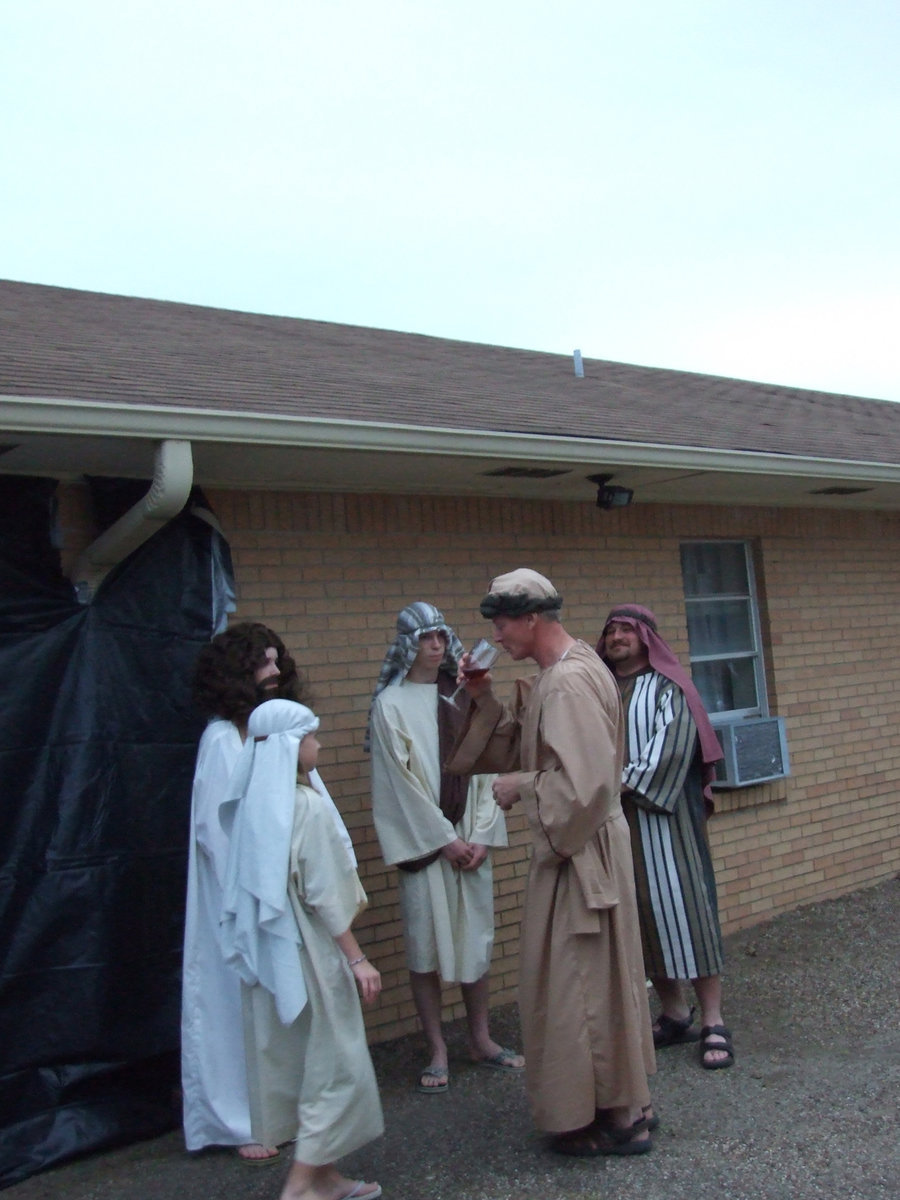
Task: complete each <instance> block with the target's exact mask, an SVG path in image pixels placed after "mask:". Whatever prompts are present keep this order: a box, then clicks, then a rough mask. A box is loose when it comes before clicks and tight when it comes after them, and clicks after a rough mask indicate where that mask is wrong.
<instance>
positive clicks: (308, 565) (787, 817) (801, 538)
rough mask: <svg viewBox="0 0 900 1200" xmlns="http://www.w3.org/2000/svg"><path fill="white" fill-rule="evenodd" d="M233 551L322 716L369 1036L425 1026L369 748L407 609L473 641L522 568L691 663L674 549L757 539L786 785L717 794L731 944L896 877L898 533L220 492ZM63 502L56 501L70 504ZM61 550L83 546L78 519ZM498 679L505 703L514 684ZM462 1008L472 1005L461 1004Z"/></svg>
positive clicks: (701, 512) (512, 893)
mask: <svg viewBox="0 0 900 1200" xmlns="http://www.w3.org/2000/svg"><path fill="white" fill-rule="evenodd" d="M209 499H210V502H211V504H212V506H213V508H214V510H215V511H216V513H217V515H218V517H219V519H220V520H221V522H222V525H223V528H224V530H225V533H226V536H227V537H228V539H229V542H230V544H231V548H232V554H233V557H234V564H235V572H236V577H237V581H238V588H239V608H238V613H237V614H236V617H237V618H239V619H249V620H263V621H265V622H267V623H269V624H271V625H272V626H273V627H274V628H276V629H277V630H278V631H279V632H280V633H281V634H282V636H283V637H284V639H285V641H286V642H287V644H288V645H289V646H290V648H291V650H292V651H293V652H294V654H295V655H296V657H297V659H298V662H299V663H300V664H301V665H302V667H303V669H304V670H305V672H306V674H307V675H308V677H309V679H310V680H311V683H312V685H313V689H314V692H315V695H316V708H317V711H318V712H319V714H320V716H321V718H322V726H323V741H324V750H323V753H322V757H321V760H320V766H321V770H322V774H323V776H324V777H325V779H326V780H327V781H328V784H329V787H330V788H331V790H332V793H333V794H334V795H335V798H336V799H337V800H338V802H339V805H340V807H341V809H342V811H343V813H344V815H345V818H346V820H347V824H348V826H349V827H350V829H351V832H352V835H353V838H354V842H355V843H356V846H357V851H358V854H359V857H360V862H361V874H362V877H363V882H364V885H365V887H366V890H367V891H368V893H369V897H370V901H371V907H370V909H369V911H368V912H367V913H366V914H365V915H364V917H363V918H362V919H361V921H360V926H359V934H360V940H361V942H362V943H363V945H364V946H365V947H366V949H367V950H369V952H370V953H371V955H372V957H373V959H374V960H375V961H376V962H377V964H378V966H379V968H380V969H381V970H382V972H383V973H384V976H385V985H386V986H385V991H384V993H383V997H382V1000H381V1003H380V1005H379V1007H378V1009H377V1011H376V1012H375V1013H373V1014H371V1015H370V1016H369V1022H370V1029H371V1033H372V1035H373V1037H375V1038H377V1039H382V1038H388V1037H391V1036H394V1035H395V1034H398V1033H401V1032H406V1031H408V1030H409V1029H410V1028H412V1027H413V1024H414V1019H413V1008H412V1002H411V1000H410V997H409V991H408V987H407V984H406V975H405V968H404V965H403V950H402V937H401V930H400V922H399V916H398V911H397V903H396V890H395V882H394V872H393V871H387V870H385V868H384V867H383V865H382V863H381V859H380V856H379V853H378V847H377V844H376V842H375V839H374V833H373V830H372V827H371V819H370V815H369V798H368V763H367V761H366V756H365V755H364V753H363V750H362V739H363V730H364V727H365V721H366V712H367V709H368V703H369V697H370V694H371V688H372V685H373V683H374V680H375V678H376V676H377V673H378V669H379V666H380V663H381V659H382V655H383V653H384V649H385V646H386V645H387V642H388V641H389V639H390V637H391V632H392V629H393V625H394V620H395V617H396V614H397V611H398V610H399V609H400V608H401V607H402V606H403V605H404V604H406V603H408V602H409V601H411V600H415V599H425V600H432V601H434V602H435V603H437V604H439V605H440V606H441V607H442V608H443V610H444V612H445V615H446V617H447V619H448V620H449V621H450V622H451V623H452V624H453V625H454V626H455V627H456V628H457V630H458V632H459V634H460V636H461V637H462V639H463V641H464V642H469V641H471V640H472V639H474V638H475V637H477V636H479V635H481V634H482V633H483V632H484V622H483V621H482V620H481V618H480V617H479V616H478V613H477V603H478V600H479V599H480V597H481V595H482V594H483V592H484V590H485V588H486V585H487V583H488V581H489V580H490V578H491V577H492V576H493V575H495V574H498V573H500V572H502V571H506V570H509V569H512V568H513V567H516V566H531V567H534V568H535V569H537V570H539V571H541V572H543V573H544V574H546V575H548V576H550V578H552V579H553V581H554V582H555V583H556V585H557V586H558V587H559V589H560V591H561V592H562V593H563V595H564V597H565V600H566V603H565V608H564V613H563V616H564V620H565V623H566V626H567V628H568V629H569V631H570V632H571V633H573V634H575V635H576V636H580V637H584V638H585V639H586V640H588V641H590V642H593V641H594V640H595V639H596V637H597V634H598V633H599V629H600V624H601V622H602V620H603V617H604V616H605V614H606V611H607V609H608V608H609V607H610V605H611V604H613V603H616V602H619V601H622V600H629V599H631V600H637V601H639V602H641V603H644V604H647V605H649V606H650V607H651V608H653V609H654V610H655V612H656V614H657V617H658V619H659V622H660V627H661V629H662V631H663V632H664V635H665V636H666V637H667V639H668V640H669V641H670V642H671V643H672V645H673V647H674V648H675V650H676V651H677V652H678V653H679V654H680V655H681V656H682V657H684V656H685V655H686V652H687V635H686V628H685V615H684V602H683V595H682V587H681V569H680V558H679V541H680V540H682V539H685V538H716V537H729V538H741V539H752V540H753V541H754V544H755V546H756V549H757V554H758V561H759V562H760V564H761V568H762V573H763V574H762V578H761V580H760V583H761V585H762V590H763V593H764V615H765V616H766V617H767V622H766V627H767V630H768V632H769V633H770V635H771V637H770V642H771V644H770V645H769V646H768V653H769V656H770V661H769V669H770V681H772V682H773V684H774V688H773V692H774V694H773V695H772V707H773V712H774V713H777V714H778V715H780V716H783V717H785V718H786V721H787V730H788V746H789V751H790V755H791V766H792V772H793V773H792V776H791V778H790V779H788V780H786V781H781V782H779V783H776V784H769V785H765V786H762V787H757V788H751V789H743V790H741V791H739V792H738V791H736V792H728V793H724V794H721V795H720V802H719V812H718V813H717V815H716V816H715V817H714V818H713V820H712V822H711V840H712V844H713V853H714V857H715V862H716V867H717V874H718V880H719V888H720V906H721V912H722V919H723V924H724V926H725V928H726V930H733V929H737V928H740V927H742V926H744V925H748V924H752V923H754V922H758V921H761V920H763V919H766V918H768V917H771V916H774V915H775V914H777V913H779V912H782V911H784V910H786V909H790V908H792V907H795V906H797V905H799V904H804V903H808V902H810V901H813V900H818V899H823V898H826V897H830V896H836V895H840V894H841V893H843V892H846V891H848V890H850V889H852V888H855V887H860V886H863V885H866V884H870V883H874V882H876V881H878V880H880V879H883V878H885V877H886V876H888V875H890V874H891V873H893V872H895V871H896V870H897V869H898V865H900V821H898V801H897V794H898V784H900V739H898V737H897V734H896V729H897V726H898V721H900V702H898V699H897V697H898V695H900V654H898V649H900V644H898V643H900V555H898V541H900V538H898V534H900V517H893V516H887V515H881V514H864V513H861V514H852V513H850V514H844V513H839V512H830V511H819V510H816V511H813V510H808V511H802V510H791V511H781V510H776V509H765V508H753V507H746V508H712V507H711V508H693V507H684V508H663V507H658V506H654V505H640V504H637V505H634V506H632V507H631V508H628V509H622V510H615V511H612V512H601V511H599V510H598V509H596V508H595V507H594V506H593V505H587V504H584V505H582V504H562V503H548V504H544V505H539V504H529V503H522V502H515V503H512V502H498V501H492V500H479V499H456V498H435V497H423V498H417V497H408V496H396V497H386V496H355V495H301V494H261V493H249V492H212V493H210V494H209ZM65 507H66V506H64V508H65ZM67 511H68V512H69V515H70V518H71V519H70V523H69V527H68V531H67V538H73V539H74V538H76V537H78V536H81V535H82V533H81V531H82V526H81V525H80V524H79V520H78V518H77V515H76V514H77V511H78V504H77V503H76V502H75V501H72V502H71V503H70V504H69V506H68V510H67ZM501 664H502V665H500V666H499V668H498V669H497V672H496V674H497V677H498V685H499V690H500V691H501V692H502V691H503V690H504V689H505V687H506V685H507V684H508V683H509V682H510V681H511V679H512V678H513V677H514V675H515V673H516V668H515V667H514V666H513V664H511V663H506V664H503V662H502V660H501ZM509 828H510V848H509V850H506V851H504V852H502V853H498V854H497V855H496V856H495V876H496V906H497V947H496V951H495V958H494V967H493V971H492V994H493V997H494V999H495V1000H497V1001H506V1000H510V999H512V998H513V996H514V989H515V982H516V967H517V963H516V953H517V943H518V920H519V908H520V900H521V890H522V886H523V882H524V878H525V873H526V846H527V842H528V837H527V833H526V830H525V828H524V826H523V822H522V819H521V818H520V817H518V816H514V817H513V818H512V819H511V821H510V826H509ZM448 999H452V1000H453V1002H454V1009H453V1011H454V1014H455V1015H458V1014H459V1013H461V1011H462V1010H461V1005H460V1002H459V997H458V995H455V996H454V995H452V994H451V995H449V996H448Z"/></svg>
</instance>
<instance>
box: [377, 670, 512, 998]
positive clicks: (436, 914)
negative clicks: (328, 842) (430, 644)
mask: <svg viewBox="0 0 900 1200" xmlns="http://www.w3.org/2000/svg"><path fill="white" fill-rule="evenodd" d="M439 703H441V704H443V703H444V701H443V700H439V698H438V692H437V684H434V683H411V682H410V681H409V680H404V681H403V682H402V683H399V684H392V685H390V686H389V687H386V688H385V689H384V691H383V692H381V693H379V695H378V697H377V699H376V701H375V704H374V707H373V711H372V815H373V817H374V820H375V832H376V833H377V835H378V841H379V844H380V846H381V853H382V855H383V856H384V861H385V862H386V863H387V864H388V866H392V865H394V864H395V863H398V862H406V861H408V860H409V859H415V858H422V857H423V856H424V855H426V854H429V853H431V852H432V851H433V850H439V849H440V848H441V847H443V846H447V845H449V844H450V842H452V841H453V840H454V839H455V838H457V837H461V838H463V839H464V840H465V841H467V842H474V843H478V844H479V845H483V846H505V845H506V844H507V837H506V822H505V820H504V817H503V813H502V812H501V810H500V809H499V808H498V807H497V804H496V802H495V801H494V797H493V793H492V792H491V782H492V777H484V776H475V777H473V778H472V779H471V780H470V782H469V790H468V800H467V803H466V811H465V813H464V814H463V817H462V820H461V821H460V822H459V823H458V824H457V825H456V826H455V827H454V826H453V825H451V823H450V822H449V821H448V820H447V818H446V817H445V816H444V814H443V813H442V812H441V810H440V788H441V764H440V757H439V754H438V730H437V706H438V704H439ZM398 875H399V880H398V886H399V889H400V905H401V910H402V915H403V932H404V939H405V943H406V959H407V966H408V967H409V969H410V970H411V971H417V972H421V973H423V974H424V973H427V972H430V971H439V972H440V975H441V977H442V978H443V979H444V980H445V981H447V982H460V983H474V982H475V981H476V980H478V979H480V978H481V977H482V975H484V973H485V972H486V971H487V970H488V968H489V966H490V962H491V953H492V951H493V946H494V885H493V875H492V871H491V859H490V855H488V857H487V858H486V859H485V860H484V862H483V863H482V864H481V866H480V867H479V868H478V869H477V870H476V871H460V870H457V869H456V868H455V867H453V866H452V865H451V864H450V863H449V862H447V861H446V859H444V858H438V859H437V860H436V861H435V862H433V863H431V865H430V866H427V867H425V868H424V870H421V871H416V872H415V873H410V872H407V871H400V872H398Z"/></svg>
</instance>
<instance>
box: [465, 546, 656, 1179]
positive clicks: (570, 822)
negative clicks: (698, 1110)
mask: <svg viewBox="0 0 900 1200" xmlns="http://www.w3.org/2000/svg"><path fill="white" fill-rule="evenodd" d="M561 606H562V596H560V594H559V592H558V591H557V590H556V588H555V587H554V586H553V584H552V583H551V582H550V580H549V579H546V578H545V577H544V576H543V575H539V574H538V573H537V571H532V570H529V569H527V568H522V569H520V570H517V571H511V572H510V573H509V574H507V575H501V576H499V577H498V578H496V579H494V581H493V582H492V583H491V586H490V590H489V592H488V594H487V595H486V596H485V597H484V599H483V600H482V602H481V613H482V616H484V617H488V618H490V619H491V620H492V621H493V630H494V640H495V641H496V642H497V644H498V645H500V646H502V647H503V649H504V650H506V652H507V653H508V654H509V655H510V656H511V657H512V658H513V659H516V660H517V661H519V660H521V659H525V658H531V659H533V660H534V661H535V662H536V663H537V665H538V668H539V672H538V674H537V675H536V676H534V677H532V678H531V679H526V680H518V681H517V685H516V695H515V700H514V702H513V704H512V705H510V706H508V707H507V706H505V705H503V704H501V703H500V701H499V700H497V699H496V698H495V696H494V694H493V691H492V690H491V682H490V675H486V676H483V677H482V678H480V679H471V678H470V679H467V680H466V690H467V691H468V692H469V694H470V696H472V698H473V701H474V703H473V704H472V706H471V707H470V708H469V710H468V713H467V718H466V727H465V729H464V731H463V734H462V736H461V738H460V740H459V741H458V743H457V745H456V747H455V749H454V752H453V754H452V756H451V758H450V760H449V761H448V766H449V767H452V768H453V769H454V770H460V771H501V772H504V773H503V774H500V775H498V776H497V778H496V779H495V781H494V784H493V789H494V795H495V796H496V798H497V802H498V804H499V805H500V807H501V808H503V809H504V810H509V809H510V808H511V807H512V806H513V805H514V804H521V805H522V807H523V809H524V811H525V815H526V816H527V818H528V823H529V825H530V826H531V832H532V856H531V865H530V868H529V874H528V882H527V884H526V888H525V907H524V919H523V928H522V941H521V973H520V980H519V1009H520V1012H521V1017H522V1036H523V1039H524V1043H525V1053H526V1056H527V1058H528V1068H527V1071H526V1084H527V1090H528V1098H529V1101H530V1103H531V1109H532V1114H533V1117H534V1121H535V1124H536V1125H537V1126H538V1128H539V1129H543V1130H545V1131H547V1132H548V1133H549V1134H551V1135H552V1137H551V1139H550V1147H551V1148H552V1149H553V1150H556V1151H558V1152H559V1153H560V1154H570V1155H577V1156H582V1157H593V1156H595V1155H604V1154H617V1155H626V1154H643V1153H646V1152H647V1151H648V1150H649V1149H650V1148H651V1141H650V1131H651V1130H652V1129H654V1128H655V1127H656V1125H657V1124H658V1120H657V1117H656V1114H655V1113H654V1111H653V1108H652V1106H651V1103H650V1092H649V1089H648V1086H647V1076H648V1074H649V1073H651V1072H652V1071H653V1070H655V1060H654V1053H653V1039H652V1037H651V1034H650V1013H649V1008H648V1005H647V991H646V987H645V983H644V972H643V962H642V957H641V939H640V929H639V925H638V913H637V905H636V902H635V890H634V876H633V871H632V862H631V843H630V838H629V833H628V823H627V821H626V820H625V817H624V816H623V813H622V805H621V802H620V798H619V788H620V781H621V777H622V758H623V748H624V736H623V723H622V709H621V704H620V702H619V694H618V689H617V687H616V684H615V681H614V680H613V677H612V675H611V674H610V672H609V670H608V669H607V668H606V667H605V666H604V665H603V663H601V662H600V661H599V659H598V658H597V655H596V654H595V653H594V651H593V649H592V647H590V646H588V645H586V644H585V643H584V642H580V641H576V640H575V638H573V637H571V636H570V635H569V634H568V633H567V632H566V630H565V629H564V628H563V626H562V624H561V623H560V620H559V609H560V607H561ZM466 665H467V659H465V658H464V659H463V662H462V666H463V668H465V666H466ZM462 679H463V674H462V672H461V673H460V680H461V681H462Z"/></svg>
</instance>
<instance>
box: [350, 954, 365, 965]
mask: <svg viewBox="0 0 900 1200" xmlns="http://www.w3.org/2000/svg"><path fill="white" fill-rule="evenodd" d="M368 958H369V956H368V954H361V955H360V956H359V958H353V959H351V960H350V961H349V962H348V963H347V966H348V967H357V966H359V964H360V963H361V962H367V961H368Z"/></svg>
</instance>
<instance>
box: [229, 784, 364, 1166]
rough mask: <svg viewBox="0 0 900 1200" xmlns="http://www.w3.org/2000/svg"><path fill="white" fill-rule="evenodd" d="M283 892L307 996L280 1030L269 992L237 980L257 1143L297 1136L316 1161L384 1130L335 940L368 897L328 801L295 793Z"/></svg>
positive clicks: (348, 977)
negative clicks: (299, 940) (293, 921)
mask: <svg viewBox="0 0 900 1200" xmlns="http://www.w3.org/2000/svg"><path fill="white" fill-rule="evenodd" d="M289 895H290V901H291V908H292V910H293V913H294V916H295V918H296V920H297V926H298V928H299V930H300V936H301V938H302V939H303V944H302V946H300V947H299V952H300V960H301V963H302V966H303V975H304V979H305V981H306V990H307V993H308V1000H307V1003H306V1006H305V1008H304V1009H303V1011H302V1012H301V1014H300V1016H299V1017H298V1018H297V1020H296V1021H294V1022H293V1024H291V1025H288V1026H285V1025H282V1024H281V1022H280V1021H279V1019H278V1015H277V1013H276V1011H275V1002H274V998H273V996H272V994H271V992H268V991H266V989H265V988H263V987H261V986H260V985H259V984H257V985H256V986H255V987H247V985H246V984H242V985H241V986H242V988H243V999H244V1039H245V1047H246V1053H247V1075H248V1081H249V1085H250V1117H251V1127H252V1130H253V1138H254V1140H255V1141H257V1142H259V1143H261V1144H262V1145H264V1146H273V1145H279V1144H281V1143H282V1142H287V1141H290V1140H291V1139H292V1138H295V1137H296V1139H297V1142H296V1146H295V1148H294V1158H295V1159H297V1160H298V1161H299V1162H304V1163H312V1164H315V1165H322V1164H324V1163H331V1162H334V1161H335V1160H336V1159H338V1158H342V1157H343V1156H344V1155H345V1154H350V1153H352V1151H354V1150H356V1149H358V1148H359V1147H360V1146H363V1145H365V1144H366V1142H370V1141H372V1140H373V1139H374V1138H377V1137H379V1136H380V1135H381V1134H382V1133H383V1132H384V1120H383V1117H382V1112H381V1101H380V1099H379V1096H378V1085H377V1084H376V1082H375V1072H374V1070H373V1068H372V1059H371V1057H370V1055H369V1049H368V1046H367V1044H366V1034H365V1029H364V1026H363V1019H362V1012H361V1010H360V1001H359V995H358V993H357V990H356V981H355V980H354V978H353V975H352V973H351V971H350V968H349V967H348V966H347V960H346V958H345V957H344V955H343V954H342V952H341V951H340V950H339V949H338V946H337V944H336V942H335V940H334V938H335V936H336V935H338V934H341V933H344V932H345V931H346V930H347V929H349V928H350V925H351V924H352V922H353V918H354V917H355V916H356V915H357V913H358V912H360V911H361V910H362V909H363V908H365V905H366V894H365V892H364V891H363V889H362V885H361V884H360V882H359V877H358V875H357V874H356V871H355V870H353V868H352V867H351V865H350V862H349V860H348V857H347V852H346V849H345V847H344V845H343V842H342V841H341V839H340V836H339V834H338V832H337V830H336V828H335V822H334V818H333V816H332V814H331V812H330V811H329V808H328V805H327V802H326V801H325V800H324V799H323V798H322V796H320V795H319V793H318V792H316V791H314V790H313V789H312V788H309V787H304V786H302V785H300V786H298V788H297V803H296V809H295V814H294V826H293V832H292V835H291V866H290V881H289Z"/></svg>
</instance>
